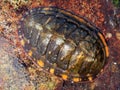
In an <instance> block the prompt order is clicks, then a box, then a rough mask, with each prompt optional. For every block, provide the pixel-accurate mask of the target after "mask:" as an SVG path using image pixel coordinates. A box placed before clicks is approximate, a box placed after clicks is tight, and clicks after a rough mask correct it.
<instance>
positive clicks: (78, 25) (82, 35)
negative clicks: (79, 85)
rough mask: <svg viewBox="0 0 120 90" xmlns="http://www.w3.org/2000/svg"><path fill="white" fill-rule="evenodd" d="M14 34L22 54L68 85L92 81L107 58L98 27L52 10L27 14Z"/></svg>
mask: <svg viewBox="0 0 120 90" xmlns="http://www.w3.org/2000/svg"><path fill="white" fill-rule="evenodd" d="M18 35H19V38H20V42H21V44H22V46H23V48H24V50H25V52H26V53H27V54H28V55H29V56H30V57H31V58H32V59H33V60H34V61H35V62H36V63H37V65H39V66H40V67H41V68H43V70H46V71H48V72H50V73H52V74H54V75H56V76H58V77H62V79H63V80H69V81H72V82H82V81H92V80H93V79H95V78H96V77H97V76H98V75H99V73H100V72H101V71H102V69H103V68H104V66H105V64H106V62H107V57H108V55H109V53H108V47H107V44H106V41H105V39H104V37H103V35H102V34H101V33H100V30H99V29H98V28H96V27H95V26H93V25H92V24H91V23H90V22H88V21H87V20H86V19H84V18H83V17H78V16H77V15H74V14H72V13H71V12H68V11H66V10H63V9H59V8H56V7H37V8H34V9H32V10H29V11H27V12H26V13H25V14H24V15H23V17H22V18H21V20H20V22H19V28H18Z"/></svg>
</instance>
